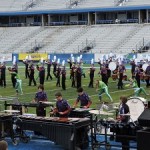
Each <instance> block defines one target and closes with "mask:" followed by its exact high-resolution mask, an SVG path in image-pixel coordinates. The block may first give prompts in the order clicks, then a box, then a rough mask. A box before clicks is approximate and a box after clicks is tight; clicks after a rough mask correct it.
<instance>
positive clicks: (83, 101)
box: [73, 87, 92, 108]
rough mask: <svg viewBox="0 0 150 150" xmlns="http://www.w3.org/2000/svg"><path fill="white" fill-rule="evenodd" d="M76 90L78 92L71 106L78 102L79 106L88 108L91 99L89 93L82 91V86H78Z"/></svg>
mask: <svg viewBox="0 0 150 150" xmlns="http://www.w3.org/2000/svg"><path fill="white" fill-rule="evenodd" d="M77 92H78V97H77V99H76V101H75V103H74V105H73V108H75V107H76V106H77V104H78V103H79V102H80V107H81V108H89V107H90V106H91V104H92V101H91V98H90V97H89V95H88V94H87V93H85V92H84V91H83V88H82V87H79V88H78V89H77Z"/></svg>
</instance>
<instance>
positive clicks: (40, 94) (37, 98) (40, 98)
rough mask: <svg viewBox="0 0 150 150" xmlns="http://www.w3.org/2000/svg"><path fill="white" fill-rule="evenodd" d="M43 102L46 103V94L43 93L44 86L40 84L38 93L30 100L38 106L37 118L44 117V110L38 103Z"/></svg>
mask: <svg viewBox="0 0 150 150" xmlns="http://www.w3.org/2000/svg"><path fill="white" fill-rule="evenodd" d="M44 101H47V94H46V92H45V91H44V86H43V85H41V84H40V85H39V86H38V92H37V93H36V94H35V98H34V99H33V100H32V102H36V103H39V106H38V107H37V108H36V114H37V116H43V117H44V116H46V110H45V108H44V107H43V106H41V105H40V102H44Z"/></svg>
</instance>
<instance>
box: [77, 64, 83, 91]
mask: <svg viewBox="0 0 150 150" xmlns="http://www.w3.org/2000/svg"><path fill="white" fill-rule="evenodd" d="M81 77H82V70H81V67H80V64H78V66H77V68H76V81H77V89H78V88H79V87H81Z"/></svg>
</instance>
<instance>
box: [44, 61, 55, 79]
mask: <svg viewBox="0 0 150 150" xmlns="http://www.w3.org/2000/svg"><path fill="white" fill-rule="evenodd" d="M45 63H46V64H47V76H46V80H48V78H49V77H50V79H51V80H52V79H53V78H52V76H51V65H52V63H51V61H50V60H48V61H47V62H45Z"/></svg>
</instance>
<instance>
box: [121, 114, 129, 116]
mask: <svg viewBox="0 0 150 150" xmlns="http://www.w3.org/2000/svg"><path fill="white" fill-rule="evenodd" d="M120 115H121V116H130V114H120Z"/></svg>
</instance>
